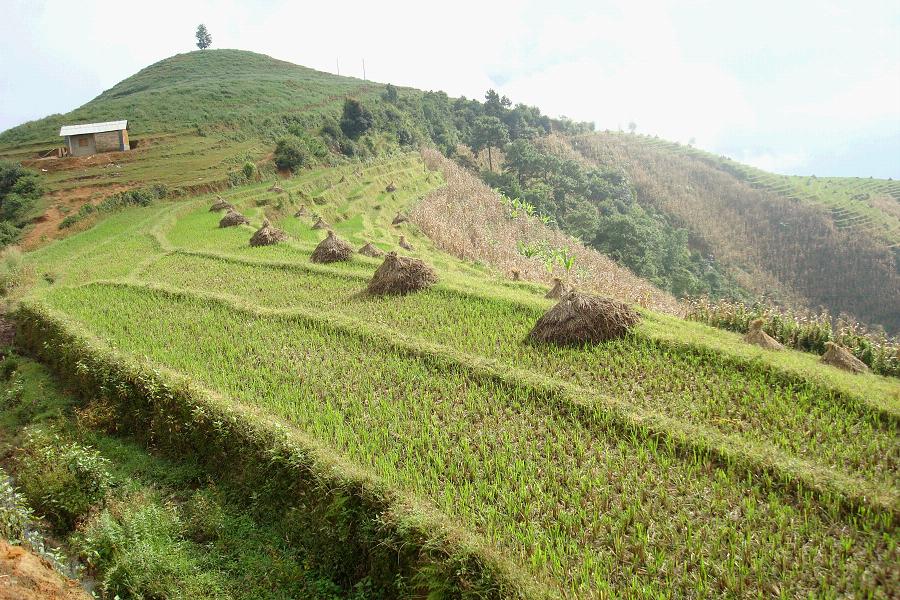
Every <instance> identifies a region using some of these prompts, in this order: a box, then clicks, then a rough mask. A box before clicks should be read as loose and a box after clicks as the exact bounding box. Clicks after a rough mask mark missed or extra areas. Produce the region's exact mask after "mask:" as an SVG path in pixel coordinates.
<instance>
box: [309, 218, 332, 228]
mask: <svg viewBox="0 0 900 600" xmlns="http://www.w3.org/2000/svg"><path fill="white" fill-rule="evenodd" d="M329 227H331V225H329V224H328V223H326V222H325V221H324V220H323V219H322V217H319V218H318V219H316V222H315V223H313V226H312V228H313V229H328V228H329Z"/></svg>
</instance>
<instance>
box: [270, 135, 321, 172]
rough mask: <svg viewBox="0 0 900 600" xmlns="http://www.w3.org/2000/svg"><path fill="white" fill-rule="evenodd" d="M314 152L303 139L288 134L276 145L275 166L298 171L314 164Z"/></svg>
mask: <svg viewBox="0 0 900 600" xmlns="http://www.w3.org/2000/svg"><path fill="white" fill-rule="evenodd" d="M312 158H313V155H312V152H310V150H309V147H308V146H307V145H306V142H304V141H303V140H302V139H300V138H299V137H297V136H288V137H284V138H281V139H280V140H278V143H277V144H276V145H275V166H276V167H278V168H279V169H281V170H287V171H292V172H293V171H297V170H299V169H302V168H303V167H308V166H309V165H311V164H312Z"/></svg>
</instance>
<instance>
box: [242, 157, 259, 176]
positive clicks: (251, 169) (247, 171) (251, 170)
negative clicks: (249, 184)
mask: <svg viewBox="0 0 900 600" xmlns="http://www.w3.org/2000/svg"><path fill="white" fill-rule="evenodd" d="M241 173H243V174H244V177H245V178H246V179H247V181H250V180H252V179H253V176H254V175H256V165H255V164H253V162H252V161H249V160H248V161H247V162H245V163H244V166H243V167H241Z"/></svg>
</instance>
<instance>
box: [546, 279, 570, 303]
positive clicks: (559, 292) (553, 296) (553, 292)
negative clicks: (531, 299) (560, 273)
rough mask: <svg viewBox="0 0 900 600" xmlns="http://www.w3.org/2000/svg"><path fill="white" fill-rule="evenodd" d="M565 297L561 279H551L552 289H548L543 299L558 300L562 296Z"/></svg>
mask: <svg viewBox="0 0 900 600" xmlns="http://www.w3.org/2000/svg"><path fill="white" fill-rule="evenodd" d="M565 295H566V286H565V285H563V282H562V279H560V278H559V277H554V278H553V287H552V288H550V291H548V292H547V293H546V294H544V298H549V299H550V300H559V299H560V298H562V297H563V296H565Z"/></svg>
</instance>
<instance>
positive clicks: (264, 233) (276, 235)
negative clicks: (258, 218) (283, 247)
mask: <svg viewBox="0 0 900 600" xmlns="http://www.w3.org/2000/svg"><path fill="white" fill-rule="evenodd" d="M286 239H287V236H286V235H285V234H284V232H283V231H282V230H280V229H278V228H277V227H272V225H271V224H270V223H269V220H268V219H264V220H263V224H262V227H260V228H259V229H257V230H256V233H254V234H253V237H251V238H250V245H251V246H274V245H275V244H277V243H278V242H283V241H284V240H286Z"/></svg>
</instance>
